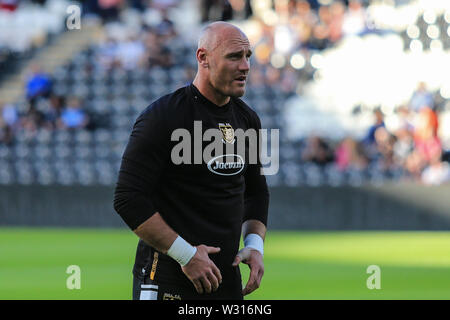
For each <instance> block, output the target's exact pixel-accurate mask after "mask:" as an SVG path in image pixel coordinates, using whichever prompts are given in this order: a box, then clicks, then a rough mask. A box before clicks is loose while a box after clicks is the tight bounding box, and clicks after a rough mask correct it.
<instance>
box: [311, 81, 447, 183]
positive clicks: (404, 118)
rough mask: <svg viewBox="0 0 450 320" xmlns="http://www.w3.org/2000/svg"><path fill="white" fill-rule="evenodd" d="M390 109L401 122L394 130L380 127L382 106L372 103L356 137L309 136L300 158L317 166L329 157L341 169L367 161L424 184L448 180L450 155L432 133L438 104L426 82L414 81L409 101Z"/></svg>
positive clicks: (356, 167)
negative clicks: (359, 136) (364, 129)
mask: <svg viewBox="0 0 450 320" xmlns="http://www.w3.org/2000/svg"><path fill="white" fill-rule="evenodd" d="M396 112H397V114H398V115H399V117H400V119H401V124H400V126H399V127H398V128H397V129H396V130H395V131H390V130H388V129H387V128H386V124H385V122H384V115H383V112H382V111H381V110H380V109H378V108H377V109H375V110H374V122H373V124H372V125H371V126H370V128H368V130H367V133H366V135H365V136H364V138H363V139H361V140H357V139H355V138H351V137H347V138H345V139H343V140H342V141H338V142H335V141H328V140H327V139H323V138H321V137H318V136H312V137H309V138H308V140H307V142H306V147H305V148H304V150H303V152H302V159H303V160H304V161H311V162H313V163H315V164H317V165H319V166H325V165H327V164H330V163H334V164H335V165H336V166H337V167H338V168H339V169H340V170H343V171H344V170H349V169H350V170H357V171H358V170H359V171H363V170H366V169H367V168H369V167H371V168H377V169H378V170H379V171H381V172H392V171H397V172H402V177H403V178H404V179H406V180H412V181H421V182H423V183H425V184H427V185H439V184H442V183H446V182H450V166H449V161H450V157H449V153H448V151H446V150H444V149H443V146H442V143H441V140H440V138H439V136H438V129H439V121H438V118H439V117H438V110H437V108H435V106H434V103H433V98H432V94H431V93H430V92H429V91H428V90H427V88H426V85H425V84H424V83H420V84H419V86H418V88H417V90H416V91H415V92H414V94H413V96H412V97H411V100H410V101H409V104H408V105H403V106H399V107H398V108H397V110H396Z"/></svg>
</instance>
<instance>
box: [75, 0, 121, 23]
mask: <svg viewBox="0 0 450 320" xmlns="http://www.w3.org/2000/svg"><path fill="white" fill-rule="evenodd" d="M124 3H125V1H124V0H87V1H84V3H83V12H84V13H93V14H96V15H98V16H100V17H101V18H102V20H103V22H110V21H115V20H118V18H119V14H120V9H121V7H122V6H123V5H124Z"/></svg>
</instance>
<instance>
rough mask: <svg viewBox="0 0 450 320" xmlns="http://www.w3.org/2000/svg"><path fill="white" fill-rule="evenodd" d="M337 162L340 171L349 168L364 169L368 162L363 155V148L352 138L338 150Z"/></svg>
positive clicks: (348, 138) (344, 141)
mask: <svg viewBox="0 0 450 320" xmlns="http://www.w3.org/2000/svg"><path fill="white" fill-rule="evenodd" d="M335 162H336V165H337V166H338V168H339V169H340V170H346V169H348V168H356V169H363V168H365V167H366V166H367V160H366V158H365V157H364V155H363V152H362V149H361V146H360V145H359V144H358V142H357V141H356V140H354V139H352V138H350V137H347V138H345V139H344V140H343V141H342V142H341V143H340V144H339V145H338V147H337V148H336V151H335Z"/></svg>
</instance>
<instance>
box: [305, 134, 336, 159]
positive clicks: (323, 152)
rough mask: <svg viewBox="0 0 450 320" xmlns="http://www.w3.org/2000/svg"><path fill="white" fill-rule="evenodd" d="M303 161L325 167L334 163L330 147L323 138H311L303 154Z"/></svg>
mask: <svg viewBox="0 0 450 320" xmlns="http://www.w3.org/2000/svg"><path fill="white" fill-rule="evenodd" d="M302 160H303V161H309V162H313V163H315V164H317V165H320V166H324V165H326V164H328V163H330V162H333V160H334V157H333V152H332V150H331V148H330V146H329V145H328V144H327V143H326V142H325V141H324V140H323V139H322V138H320V137H317V136H311V137H309V138H308V141H307V143H306V147H305V149H304V150H303V152H302Z"/></svg>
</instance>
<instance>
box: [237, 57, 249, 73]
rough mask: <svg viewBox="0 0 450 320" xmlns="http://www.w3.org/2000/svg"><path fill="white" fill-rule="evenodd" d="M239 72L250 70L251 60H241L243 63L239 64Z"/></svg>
mask: <svg viewBox="0 0 450 320" xmlns="http://www.w3.org/2000/svg"><path fill="white" fill-rule="evenodd" d="M239 70H241V71H248V70H250V60H248V59H247V58H243V59H242V60H241V63H240V64H239Z"/></svg>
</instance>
